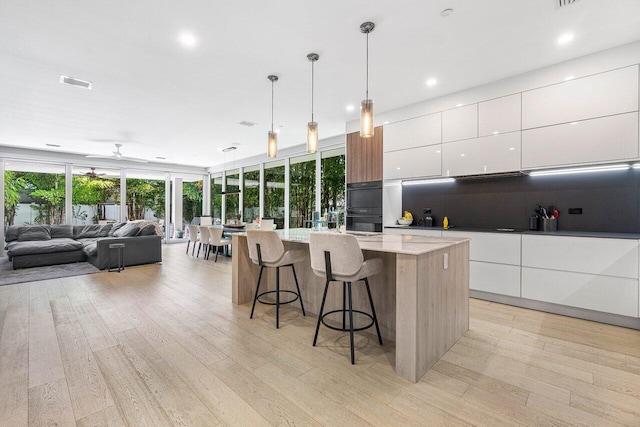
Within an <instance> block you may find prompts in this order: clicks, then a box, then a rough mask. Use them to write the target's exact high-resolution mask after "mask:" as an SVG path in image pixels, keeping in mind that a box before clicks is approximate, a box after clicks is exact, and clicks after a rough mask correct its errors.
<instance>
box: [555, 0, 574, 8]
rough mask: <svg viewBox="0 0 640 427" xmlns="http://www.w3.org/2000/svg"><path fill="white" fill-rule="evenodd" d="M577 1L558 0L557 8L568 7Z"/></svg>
mask: <svg viewBox="0 0 640 427" xmlns="http://www.w3.org/2000/svg"><path fill="white" fill-rule="evenodd" d="M577 1H578V0H558V7H564V6H569V5H572V4H573V3H575V2H577Z"/></svg>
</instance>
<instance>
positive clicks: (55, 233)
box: [51, 224, 73, 239]
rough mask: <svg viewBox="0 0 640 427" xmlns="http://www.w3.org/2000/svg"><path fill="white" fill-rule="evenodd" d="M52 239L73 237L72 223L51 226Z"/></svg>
mask: <svg viewBox="0 0 640 427" xmlns="http://www.w3.org/2000/svg"><path fill="white" fill-rule="evenodd" d="M51 238H52V239H62V238H65V239H73V226H72V225H71V224H55V225H52V226H51Z"/></svg>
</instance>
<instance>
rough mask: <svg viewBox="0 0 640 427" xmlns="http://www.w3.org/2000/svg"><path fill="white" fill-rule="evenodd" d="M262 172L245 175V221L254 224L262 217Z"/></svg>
mask: <svg viewBox="0 0 640 427" xmlns="http://www.w3.org/2000/svg"><path fill="white" fill-rule="evenodd" d="M259 182H260V171H259V170H256V171H249V172H245V173H244V179H243V183H244V188H243V189H242V198H243V200H242V204H243V205H242V206H243V209H244V215H243V218H244V221H245V222H252V221H253V220H254V219H256V218H258V216H259V215H260V184H259ZM256 183H257V184H258V185H255V184H256Z"/></svg>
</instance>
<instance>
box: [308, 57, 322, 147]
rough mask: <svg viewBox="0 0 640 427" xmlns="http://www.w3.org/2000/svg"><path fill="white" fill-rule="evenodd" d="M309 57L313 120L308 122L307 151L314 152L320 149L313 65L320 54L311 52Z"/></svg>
mask: <svg viewBox="0 0 640 427" xmlns="http://www.w3.org/2000/svg"><path fill="white" fill-rule="evenodd" d="M307 59H308V60H309V61H311V121H310V122H309V123H308V124H307V152H309V153H310V154H313V153H315V152H316V151H318V123H316V122H315V121H314V120H313V78H314V75H313V66H314V64H315V62H316V61H317V60H318V59H320V55H318V54H317V53H310V54H308V55H307Z"/></svg>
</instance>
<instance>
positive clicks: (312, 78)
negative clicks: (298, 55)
mask: <svg viewBox="0 0 640 427" xmlns="http://www.w3.org/2000/svg"><path fill="white" fill-rule="evenodd" d="M314 65H315V61H311V121H312V122H313V81H314V74H313V66H314Z"/></svg>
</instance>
